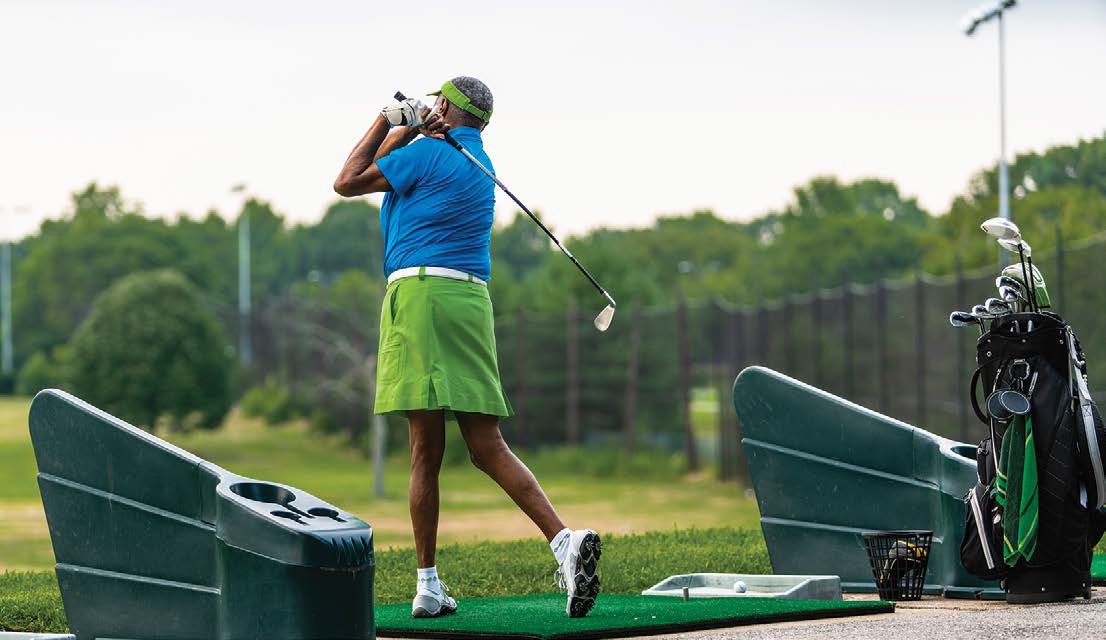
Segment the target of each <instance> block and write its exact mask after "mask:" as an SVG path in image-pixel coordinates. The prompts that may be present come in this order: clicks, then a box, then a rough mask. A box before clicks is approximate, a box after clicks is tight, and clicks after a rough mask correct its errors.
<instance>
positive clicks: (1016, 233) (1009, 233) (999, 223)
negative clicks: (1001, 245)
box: [979, 218, 1022, 240]
mask: <svg viewBox="0 0 1106 640" xmlns="http://www.w3.org/2000/svg"><path fill="white" fill-rule="evenodd" d="M979 228H980V229H983V230H984V231H986V232H987V235H989V236H992V237H995V238H998V239H1000V240H1021V237H1022V233H1021V230H1020V229H1018V225H1016V224H1014V223H1013V222H1011V221H1009V220H1007V219H1006V218H991V219H990V220H984V221H983V224H981V225H979Z"/></svg>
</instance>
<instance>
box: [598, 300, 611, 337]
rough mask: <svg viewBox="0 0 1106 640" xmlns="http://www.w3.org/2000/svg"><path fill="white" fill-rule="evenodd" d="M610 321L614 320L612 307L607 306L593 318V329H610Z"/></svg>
mask: <svg viewBox="0 0 1106 640" xmlns="http://www.w3.org/2000/svg"><path fill="white" fill-rule="evenodd" d="M612 320H614V307H613V306H612V305H607V306H606V308H605V309H603V310H602V311H600V312H599V315H597V316H595V328H596V329H599V330H600V331H606V330H607V329H609V328H610V327H611V321H612Z"/></svg>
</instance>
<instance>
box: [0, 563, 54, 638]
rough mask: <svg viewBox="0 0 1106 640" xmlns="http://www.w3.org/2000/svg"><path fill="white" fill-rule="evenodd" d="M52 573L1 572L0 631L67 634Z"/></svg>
mask: <svg viewBox="0 0 1106 640" xmlns="http://www.w3.org/2000/svg"><path fill="white" fill-rule="evenodd" d="M68 630H69V629H68V627H66V624H65V610H64V609H62V606H61V593H60V592H59V591H58V581H57V580H55V579H54V573H53V572H52V571H39V572H33V573H32V572H14V571H9V572H6V573H0V631H25V632H28V633H66V632H67V631H68Z"/></svg>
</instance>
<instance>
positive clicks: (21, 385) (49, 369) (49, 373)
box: [15, 346, 69, 396]
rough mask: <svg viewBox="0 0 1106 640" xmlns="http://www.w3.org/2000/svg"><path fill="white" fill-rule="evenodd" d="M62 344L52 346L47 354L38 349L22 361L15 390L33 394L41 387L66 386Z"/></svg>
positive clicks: (23, 394) (64, 352) (27, 394)
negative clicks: (60, 345)
mask: <svg viewBox="0 0 1106 640" xmlns="http://www.w3.org/2000/svg"><path fill="white" fill-rule="evenodd" d="M65 354H66V349H65V347H64V346H62V347H56V348H54V349H53V350H52V351H51V353H50V354H49V355H47V354H46V353H45V352H42V351H39V352H38V353H36V354H34V355H33V356H31V357H30V359H29V360H27V362H26V363H24V365H23V367H22V368H20V370H19V376H18V377H17V378H16V381H15V392H16V393H17V394H19V395H21V396H33V395H34V394H36V393H38V392H39V391H42V390H43V389H50V388H60V389H65V388H67V387H68V386H69V385H68V381H67V377H66V368H65Z"/></svg>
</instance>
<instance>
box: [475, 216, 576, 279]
mask: <svg viewBox="0 0 1106 640" xmlns="http://www.w3.org/2000/svg"><path fill="white" fill-rule="evenodd" d="M538 216H539V219H540V217H541V214H540V213H539V214H538ZM551 251H559V250H558V249H555V248H554V246H553V243H552V242H550V240H549V237H548V236H546V235H545V232H544V231H542V230H541V229H540V228H539V227H538V225H536V224H534V221H533V220H531V219H530V216H528V215H526V214H525V213H522V212H521V211H520V212H517V213H515V217H514V219H512V220H511V222H510V224H507V225H505V226H502V227H498V228H496V229H494V230H493V231H492V241H491V253H492V266H493V268H498V269H500V271H497V275H500V274H501V275H507V274H508V273H509V274H510V277H512V278H514V279H515V280H523V279H525V278H526V276H528V275H530V274H531V273H532V272H533V271H534V270H535V269H537V268H538V267H540V266H541V264H542V262H543V261H544V260H545V259H546V258H547V257H548V254H549V252H551Z"/></svg>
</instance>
